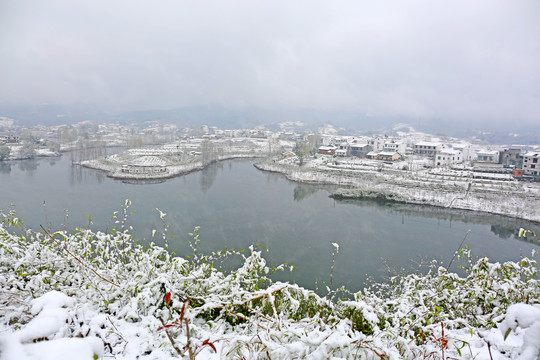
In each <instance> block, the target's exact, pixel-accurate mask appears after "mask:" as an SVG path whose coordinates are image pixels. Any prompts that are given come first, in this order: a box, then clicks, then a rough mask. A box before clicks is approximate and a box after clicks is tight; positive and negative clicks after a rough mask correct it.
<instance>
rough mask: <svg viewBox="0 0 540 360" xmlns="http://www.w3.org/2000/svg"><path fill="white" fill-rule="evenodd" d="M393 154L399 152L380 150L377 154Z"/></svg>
mask: <svg viewBox="0 0 540 360" xmlns="http://www.w3.org/2000/svg"><path fill="white" fill-rule="evenodd" d="M395 154H398V155H399V153H397V152H395V151H381V152H380V153H379V155H383V156H393V155H395Z"/></svg>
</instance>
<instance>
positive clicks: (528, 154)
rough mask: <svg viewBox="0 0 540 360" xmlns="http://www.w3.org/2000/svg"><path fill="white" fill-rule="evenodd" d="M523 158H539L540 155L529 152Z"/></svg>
mask: <svg viewBox="0 0 540 360" xmlns="http://www.w3.org/2000/svg"><path fill="white" fill-rule="evenodd" d="M523 156H527V157H539V156H540V153H537V152H534V151H529V152H527V153H526V154H525V155H523Z"/></svg>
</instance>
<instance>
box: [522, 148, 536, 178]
mask: <svg viewBox="0 0 540 360" xmlns="http://www.w3.org/2000/svg"><path fill="white" fill-rule="evenodd" d="M539 159H540V153H538V152H533V151H529V152H528V153H526V154H525V155H523V172H524V174H525V175H534V176H539V175H540V160H539Z"/></svg>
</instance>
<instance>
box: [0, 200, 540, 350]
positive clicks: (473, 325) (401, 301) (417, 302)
mask: <svg viewBox="0 0 540 360" xmlns="http://www.w3.org/2000/svg"><path fill="white" fill-rule="evenodd" d="M128 206H129V203H128V202H126V203H125V204H124V213H125V214H128V212H127V207H128ZM161 214H163V213H161ZM163 215H164V214H163ZM0 216H1V217H2V223H1V224H0V289H1V290H0V291H1V292H0V355H1V356H2V358H7V359H9V358H10V357H8V355H9V356H11V358H28V359H34V358H39V357H35V354H36V347H35V345H36V344H35V343H34V342H37V344H39V346H40V349H43V351H46V349H47V344H50V345H51V346H53V344H54V346H55V348H56V346H60V347H62V346H73V344H74V343H72V342H70V341H64V340H68V339H78V338H80V339H79V340H80V341H79V340H77V342H76V343H79V342H85V344H86V345H85V346H86V347H84V348H85V349H87V351H86V352H84V354H83V353H82V352H81V354H80V356H79V357H78V358H81V359H82V358H88V357H87V354H90V353H91V352H92V351H93V352H94V353H95V354H97V355H100V354H103V356H115V357H117V358H120V357H124V358H135V357H139V358H141V359H144V358H149V359H150V358H152V359H153V358H172V357H178V356H183V357H186V358H215V359H219V358H253V359H255V358H261V357H264V358H266V357H268V358H271V359H289V358H319V359H326V358H330V357H334V358H350V359H354V358H367V359H387V358H389V359H402V358H405V359H416V358H428V359H450V358H467V357H468V358H476V359H489V358H490V357H491V354H492V353H493V355H494V354H495V353H496V354H497V356H499V358H502V359H503V358H517V357H518V356H520V354H521V355H524V354H533V355H531V356H536V355H534V352H535V351H536V352H538V348H539V346H538V342H539V341H540V340H534V334H536V331H537V327H538V326H539V325H537V323H536V322H532V323H530V324H529V322H530V321H529V322H527V321H524V320H522V319H521V317H520V316H521V315H520V314H522V312H520V311H517V310H515V309H516V308H515V306H516V304H521V305H519V306H531V307H534V306H537V305H538V304H539V303H540V283H539V281H538V279H537V264H536V262H535V261H534V260H532V259H529V258H523V259H521V261H520V262H517V263H515V262H507V263H504V264H500V263H491V262H489V260H488V259H487V258H482V259H480V260H478V261H476V262H474V261H472V260H471V258H470V254H469V252H468V251H467V250H461V252H460V254H459V256H460V257H461V258H462V260H463V265H462V266H463V267H464V268H465V271H466V275H465V276H459V275H457V274H455V273H452V272H449V271H448V270H447V269H446V268H442V267H438V268H437V267H436V266H435V265H434V266H433V268H432V270H431V271H430V272H429V273H428V274H427V275H417V274H409V275H404V276H398V277H395V278H393V279H392V281H391V283H388V284H378V285H375V286H373V287H372V288H371V289H366V290H364V291H362V292H359V293H356V294H352V296H351V297H349V298H348V299H345V300H336V298H337V296H335V295H336V293H335V292H334V291H332V290H331V291H329V294H328V296H326V297H321V296H318V295H317V294H315V293H314V292H313V291H310V290H307V289H304V288H301V287H299V286H297V285H292V284H288V283H281V282H273V281H272V280H271V279H270V278H269V274H270V273H271V272H272V270H271V269H269V268H268V267H267V266H266V261H265V259H264V257H263V252H262V251H258V250H256V249H255V247H250V248H249V250H248V251H247V254H246V255H244V253H243V252H238V253H232V252H229V251H222V252H216V253H214V254H210V255H203V254H199V253H198V252H197V243H198V241H199V237H198V234H197V232H196V231H195V232H194V233H193V234H191V240H190V244H191V245H192V249H193V254H191V256H190V257H189V258H181V257H174V256H171V255H170V254H169V253H168V252H167V250H166V249H165V248H162V247H158V246H155V245H149V246H142V245H141V244H138V243H136V242H135V241H134V240H133V238H132V237H131V235H130V234H129V229H128V228H127V227H126V225H125V221H124V220H117V221H118V225H119V227H120V228H119V229H114V230H113V231H112V232H111V233H107V234H106V233H102V232H93V231H90V230H87V229H77V230H76V231H75V232H74V233H72V234H68V233H66V232H63V231H60V232H56V233H50V232H48V231H47V230H45V229H42V231H40V232H34V231H31V230H28V231H26V230H24V229H23V227H22V222H21V221H20V220H19V219H17V218H16V214H15V212H13V211H11V212H8V213H6V214H3V213H0ZM231 255H234V256H242V257H243V264H242V265H241V266H240V267H239V268H238V269H236V270H233V271H230V272H228V273H225V272H222V271H218V270H217V269H216V267H214V266H213V264H214V262H215V261H217V260H219V259H221V258H222V257H224V256H225V257H226V256H231ZM337 261H339V259H338V260H337ZM279 268H283V267H279ZM39 299H43V300H39ZM47 299H48V300H47ZM51 299H52V300H51ZM53 300H54V301H53ZM51 303H53V304H52V305H51V307H46V306H45V305H47V304H51ZM36 304H38V305H36ZM39 304H42V305H39ZM53 305H54V306H53ZM43 309H49V310H47V313H43V311H44V310H43ZM534 309H536V307H534ZM507 311H508V316H507V315H506V314H507ZM516 311H517V312H516ZM531 311H532V310H531ZM43 319H49V320H43ZM51 319H52V320H51ZM59 319H60V320H59ZM512 319H518V320H519V323H515V322H512V321H513V320H512ZM39 323H45V324H49V325H50V324H53V323H54V326H50V327H49V328H48V329H49V330H48V331H46V332H43V333H41V335H39V334H38V335H36V336H33V335H28V334H32V333H33V332H32V331H30V330H32V329H35V328H36V327H38V325H36V324H39ZM497 326H499V327H500V329H499V328H497ZM505 326H506V327H505ZM525 327H526V328H527V331H528V332H525V331H521V332H520V329H522V328H525ZM507 328H508V329H510V330H515V332H514V333H513V334H512V336H513V338H512V339H513V342H512V343H511V344H509V343H506V342H505V340H504V338H503V335H505V334H506V333H505V334H502V333H501V331H502V330H504V329H507ZM506 335H507V334H506ZM62 339H64V340H62ZM58 340H61V341H58ZM520 341H521V342H520ZM8 344H9V345H8ZM96 344H98V345H99V346H98V345H96ZM40 351H41V350H40ZM51 353H54V354H56V353H57V352H51ZM13 354H16V355H13ZM70 354H71V353H70ZM88 356H90V355H88ZM90 358H91V357H90Z"/></svg>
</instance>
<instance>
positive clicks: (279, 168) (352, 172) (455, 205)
mask: <svg viewBox="0 0 540 360" xmlns="http://www.w3.org/2000/svg"><path fill="white" fill-rule="evenodd" d="M423 165H424V160H420V159H419V160H414V159H410V160H409V161H402V162H395V163H383V162H380V161H374V160H367V159H355V158H348V159H347V158H342V159H336V158H334V157H331V156H319V157H317V158H314V159H309V160H307V161H306V162H305V163H304V164H303V165H302V166H300V165H299V162H298V161H297V159H296V158H295V157H291V158H285V159H281V160H276V159H273V160H267V161H260V162H258V163H256V164H255V167H256V168H257V169H259V170H264V171H271V172H277V173H282V174H284V175H285V176H286V177H287V179H289V180H292V181H297V182H303V183H316V184H332V185H339V186H340V188H339V189H337V190H336V191H334V193H333V194H332V195H331V196H332V197H334V198H337V199H346V198H348V199H379V200H384V201H397V202H404V203H411V204H421V205H431V206H439V207H444V208H448V209H461V210H473V211H483V212H488V213H492V214H498V215H505V216H510V217H515V218H520V219H525V220H530V221H535V222H540V213H539V212H538V205H539V204H540V186H539V185H538V184H537V183H536V184H535V183H526V182H518V181H516V180H515V179H513V178H512V176H511V175H510V174H497V173H488V172H481V171H473V170H474V169H472V168H467V167H462V168H461V169H448V168H427V167H424V166H423Z"/></svg>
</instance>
